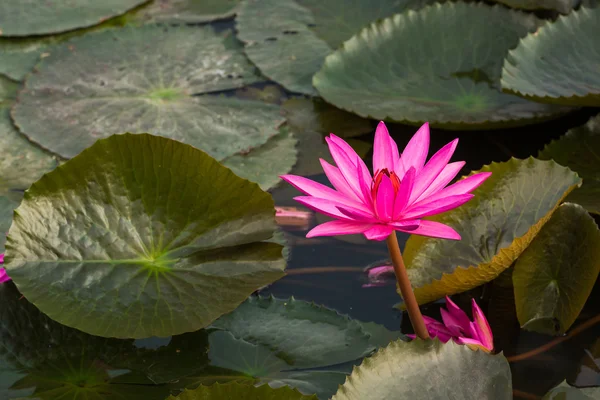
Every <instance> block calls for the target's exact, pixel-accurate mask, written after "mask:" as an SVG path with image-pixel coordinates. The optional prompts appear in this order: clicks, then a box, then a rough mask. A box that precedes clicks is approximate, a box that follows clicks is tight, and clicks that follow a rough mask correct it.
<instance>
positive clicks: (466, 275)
mask: <svg viewBox="0 0 600 400" xmlns="http://www.w3.org/2000/svg"><path fill="white" fill-rule="evenodd" d="M481 171H490V172H492V176H491V177H489V178H488V179H487V180H486V181H485V182H484V183H483V185H481V186H480V187H479V188H477V189H476V190H475V191H474V192H473V193H474V195H475V198H473V199H472V200H471V201H469V202H468V203H467V204H465V205H463V206H461V207H459V208H456V209H454V210H452V211H449V212H446V213H444V214H439V215H437V216H435V217H432V218H431V219H432V220H435V221H438V222H442V223H444V224H447V225H450V226H451V227H453V228H454V229H455V230H456V231H457V232H458V233H459V234H460V235H461V236H462V240H460V241H450V240H442V239H433V238H426V237H423V236H416V235H413V236H411V237H410V238H409V239H408V241H407V242H406V247H405V250H404V251H405V254H404V256H405V260H406V264H407V265H408V267H409V269H408V275H409V277H410V280H411V283H412V285H413V287H414V290H415V295H416V296H417V300H418V301H419V303H421V304H422V303H427V302H429V301H432V300H436V299H439V298H441V297H443V296H445V295H451V294H454V293H460V292H464V291H466V290H468V289H472V288H474V287H476V286H479V285H481V284H483V283H486V282H489V281H491V280H492V279H494V278H496V277H497V276H498V275H499V274H500V273H501V272H502V271H504V270H505V269H506V268H508V267H509V266H510V265H511V264H512V263H513V262H514V261H515V260H516V259H517V257H519V256H520V255H521V253H522V252H523V251H524V250H525V249H526V248H527V247H528V246H529V244H530V243H531V241H532V240H533V238H534V237H535V236H536V235H537V234H538V232H539V231H540V229H541V228H542V226H544V224H545V223H546V222H547V221H548V220H549V219H550V217H551V216H552V213H553V212H554V211H555V210H556V208H557V207H558V206H559V204H560V203H561V201H562V200H563V199H564V198H565V197H566V196H567V195H568V194H569V193H570V192H571V191H572V190H573V189H574V188H575V187H577V186H578V185H580V184H581V179H580V178H579V177H578V176H577V174H576V173H574V172H573V171H571V170H569V169H568V168H566V167H563V166H560V165H558V164H557V163H555V162H554V161H540V160H536V159H534V158H528V159H526V160H518V159H515V158H513V159H511V160H510V161H507V162H504V163H492V164H491V165H488V166H485V167H484V168H483V169H481Z"/></svg>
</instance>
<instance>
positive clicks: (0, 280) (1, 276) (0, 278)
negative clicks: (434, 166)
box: [0, 268, 10, 283]
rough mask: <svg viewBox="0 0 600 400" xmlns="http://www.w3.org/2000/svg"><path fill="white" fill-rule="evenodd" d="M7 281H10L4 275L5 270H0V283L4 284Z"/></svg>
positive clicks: (6, 275) (5, 274)
mask: <svg viewBox="0 0 600 400" xmlns="http://www.w3.org/2000/svg"><path fill="white" fill-rule="evenodd" d="M8 281H10V277H9V276H8V274H7V273H6V270H5V269H4V268H0V283H4V282H8Z"/></svg>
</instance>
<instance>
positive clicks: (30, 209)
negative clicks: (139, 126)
mask: <svg viewBox="0 0 600 400" xmlns="http://www.w3.org/2000/svg"><path fill="white" fill-rule="evenodd" d="M273 208H274V207H273V201H272V199H271V196H270V195H269V194H267V193H265V192H263V191H262V190H260V189H259V188H258V186H257V185H256V184H252V183H250V182H248V181H246V180H243V179H240V178H238V177H237V176H236V175H234V174H233V173H232V172H231V171H230V170H228V169H227V168H224V167H223V166H221V165H220V164H219V163H218V162H217V161H216V160H214V159H212V158H211V157H209V156H208V155H207V154H206V153H204V152H202V151H200V150H197V149H195V148H193V147H191V146H188V145H185V144H182V143H179V142H177V141H174V140H170V139H166V138H162V137H157V136H151V135H147V134H137V135H135V134H125V135H114V136H112V137H110V138H108V139H104V140H99V141H98V142H96V144H94V145H93V146H92V147H91V148H89V149H86V150H85V151H84V152H82V153H81V154H80V155H79V156H77V157H75V158H73V159H72V160H70V161H68V162H66V163H65V164H63V165H61V166H60V167H59V168H57V169H55V170H54V171H52V172H50V173H48V174H46V175H44V176H43V177H42V178H41V179H40V180H39V181H37V182H36V183H34V184H33V185H32V186H31V188H30V189H29V190H28V191H27V192H26V193H25V198H24V199H23V202H22V203H21V205H20V206H19V208H18V209H17V210H16V211H15V213H16V214H15V220H14V223H13V225H12V226H11V229H10V231H9V235H8V240H7V246H6V247H7V252H6V264H5V267H6V270H7V272H8V273H9V275H10V276H11V277H12V278H13V280H14V282H15V283H16V284H17V286H18V288H19V290H21V291H22V293H23V294H24V295H25V297H27V298H28V299H29V301H31V302H32V303H34V304H35V305H36V306H37V307H39V308H40V310H42V311H43V312H44V313H46V314H48V315H49V316H50V317H51V318H53V319H55V320H57V321H58V322H60V323H62V324H65V325H67V326H71V327H74V328H77V329H80V330H82V331H84V332H88V333H91V334H95V335H99V336H115V337H131V338H142V337H149V336H162V337H164V336H169V335H173V334H178V333H183V332H189V331H194V330H197V329H200V328H203V327H205V326H207V325H209V324H210V323H212V322H213V321H214V320H215V319H217V318H218V317H219V316H221V315H222V314H225V313H227V312H230V311H232V310H233V309H235V308H236V307H237V306H238V305H239V304H240V303H242V302H243V301H244V300H245V299H246V298H247V297H248V295H250V293H252V292H253V291H254V290H256V289H258V288H260V287H261V286H263V285H265V284H268V283H271V282H273V281H274V280H277V279H279V278H280V277H282V276H283V275H284V272H283V269H284V267H285V262H284V260H283V258H282V255H281V250H282V247H281V246H280V245H277V244H274V243H264V242H260V241H261V240H266V239H269V238H270V237H271V236H272V234H273V230H274V229H275V221H274V209H273ZM49 282H51V283H50V284H49ZM199 305H201V306H199Z"/></svg>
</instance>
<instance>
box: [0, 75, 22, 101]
mask: <svg viewBox="0 0 600 400" xmlns="http://www.w3.org/2000/svg"><path fill="white" fill-rule="evenodd" d="M18 87H19V84H18V83H17V82H14V81H12V80H10V79H7V78H4V77H2V76H0V108H1V107H3V105H4V104H6V103H9V102H11V101H13V100H14V99H15V98H16V95H17V88H18Z"/></svg>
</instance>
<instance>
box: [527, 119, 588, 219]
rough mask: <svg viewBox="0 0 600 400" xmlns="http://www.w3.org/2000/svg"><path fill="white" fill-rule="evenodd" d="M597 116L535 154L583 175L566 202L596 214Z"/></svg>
mask: <svg viewBox="0 0 600 400" xmlns="http://www.w3.org/2000/svg"><path fill="white" fill-rule="evenodd" d="M599 155H600V115H597V116H595V117H592V118H591V119H590V120H589V121H588V122H587V123H586V124H585V125H583V126H579V127H577V128H573V129H570V130H569V131H568V132H567V133H566V134H565V135H564V136H562V137H561V138H560V139H558V140H555V141H553V142H551V143H550V144H548V145H547V146H546V147H544V149H543V150H542V151H541V152H540V154H539V155H538V158H540V159H542V160H554V161H556V162H557V163H559V164H560V165H564V166H565V167H569V168H570V169H572V170H573V171H575V172H577V174H578V175H579V176H581V177H582V178H583V185H582V186H581V187H580V188H578V189H575V190H574V191H573V192H571V193H570V194H569V196H568V197H567V201H570V202H572V203H577V204H580V205H582V206H584V207H585V208H586V209H587V210H588V211H589V212H591V213H595V214H600V175H599V174H598V171H599V170H600V156H599Z"/></svg>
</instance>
